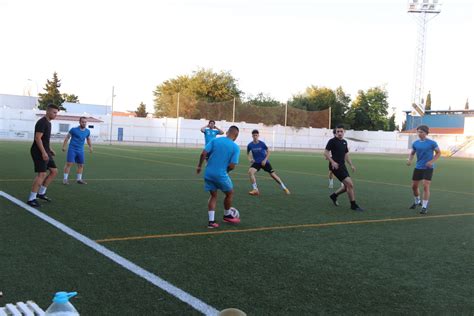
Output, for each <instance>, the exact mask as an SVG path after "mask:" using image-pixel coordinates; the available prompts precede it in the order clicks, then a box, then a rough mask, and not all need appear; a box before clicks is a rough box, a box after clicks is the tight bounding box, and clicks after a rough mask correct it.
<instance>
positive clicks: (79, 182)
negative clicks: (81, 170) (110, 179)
mask: <svg viewBox="0 0 474 316" xmlns="http://www.w3.org/2000/svg"><path fill="white" fill-rule="evenodd" d="M76 182H77V184H87V182H86V181H84V180H77V181H76Z"/></svg>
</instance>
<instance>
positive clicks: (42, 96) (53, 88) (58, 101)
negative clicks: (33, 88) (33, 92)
mask: <svg viewBox="0 0 474 316" xmlns="http://www.w3.org/2000/svg"><path fill="white" fill-rule="evenodd" d="M60 87H61V80H60V79H59V78H58V74H57V72H54V74H53V78H52V79H51V80H49V79H48V80H46V86H45V87H44V88H43V89H44V91H45V93H38V96H39V99H38V108H39V109H40V110H46V108H47V107H48V105H49V104H54V105H57V106H58V107H59V109H60V110H62V111H65V110H66V109H65V108H64V107H63V106H62V104H63V102H64V99H63V96H62V95H61V93H60V92H59V88H60Z"/></svg>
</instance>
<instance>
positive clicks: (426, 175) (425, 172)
mask: <svg viewBox="0 0 474 316" xmlns="http://www.w3.org/2000/svg"><path fill="white" fill-rule="evenodd" d="M433 170H434V169H416V168H415V170H413V177H412V178H411V179H412V180H413V181H420V180H428V181H431V178H433Z"/></svg>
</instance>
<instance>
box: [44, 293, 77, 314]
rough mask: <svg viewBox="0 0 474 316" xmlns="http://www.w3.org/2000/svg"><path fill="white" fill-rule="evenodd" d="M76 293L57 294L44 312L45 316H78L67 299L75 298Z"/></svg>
mask: <svg viewBox="0 0 474 316" xmlns="http://www.w3.org/2000/svg"><path fill="white" fill-rule="evenodd" d="M76 295H77V292H70V293H67V292H57V293H56V295H54V298H53V304H51V305H50V306H49V307H48V309H47V310H46V312H45V314H44V315H45V316H47V315H51V316H79V312H78V311H77V309H75V308H74V306H72V304H71V303H70V302H69V299H70V298H71V297H73V296H76Z"/></svg>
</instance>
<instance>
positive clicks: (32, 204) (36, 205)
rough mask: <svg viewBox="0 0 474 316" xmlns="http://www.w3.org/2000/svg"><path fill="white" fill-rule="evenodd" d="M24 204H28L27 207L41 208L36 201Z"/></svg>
mask: <svg viewBox="0 0 474 316" xmlns="http://www.w3.org/2000/svg"><path fill="white" fill-rule="evenodd" d="M26 204H28V205H29V206H33V207H41V204H39V203H38V201H37V200H36V199H34V200H31V201H28V202H26Z"/></svg>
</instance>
